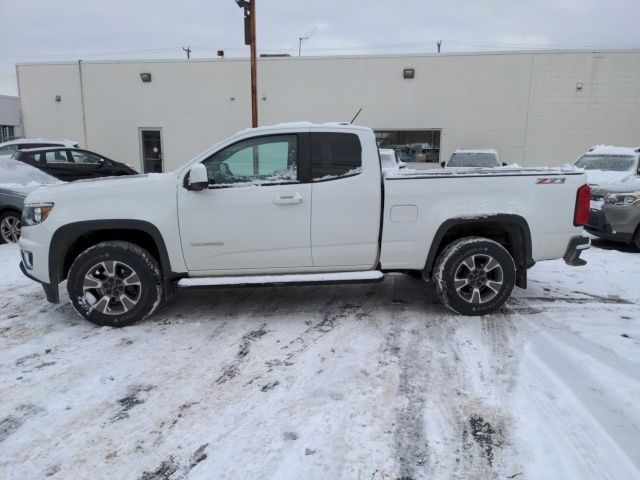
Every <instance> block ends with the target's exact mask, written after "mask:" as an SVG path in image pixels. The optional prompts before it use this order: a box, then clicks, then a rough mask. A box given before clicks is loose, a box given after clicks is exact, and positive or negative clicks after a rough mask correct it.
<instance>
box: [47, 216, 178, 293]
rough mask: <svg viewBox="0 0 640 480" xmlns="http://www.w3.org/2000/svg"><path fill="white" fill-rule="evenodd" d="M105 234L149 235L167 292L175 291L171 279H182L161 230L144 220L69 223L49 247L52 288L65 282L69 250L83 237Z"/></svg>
mask: <svg viewBox="0 0 640 480" xmlns="http://www.w3.org/2000/svg"><path fill="white" fill-rule="evenodd" d="M104 230H135V231H139V232H143V233H145V234H147V235H149V236H150V237H151V239H152V240H153V242H154V243H155V246H156V249H157V251H158V257H159V258H158V263H159V264H160V268H161V271H162V277H163V282H164V284H165V287H170V288H169V289H168V290H166V289H165V292H171V291H173V282H172V279H174V278H176V277H179V276H181V275H180V274H177V273H174V272H172V270H171V263H170V261H169V254H168V252H167V247H166V244H165V242H164V238H163V237H162V234H161V233H160V230H158V228H157V227H156V226H155V225H153V224H152V223H150V222H147V221H144V220H86V221H80V222H73V223H68V224H66V225H63V226H61V227H60V228H58V229H57V230H56V231H55V232H54V234H53V236H52V237H51V242H50V244H49V281H50V282H51V283H50V285H51V286H52V287H55V288H56V289H57V287H58V284H59V283H60V282H61V281H62V280H63V278H62V276H63V273H62V272H63V270H64V262H65V258H66V256H67V253H68V251H69V247H70V246H71V245H73V243H74V242H76V241H77V240H78V239H79V238H80V237H82V236H83V235H88V234H90V233H94V232H97V231H104ZM122 240H126V238H123V239H122Z"/></svg>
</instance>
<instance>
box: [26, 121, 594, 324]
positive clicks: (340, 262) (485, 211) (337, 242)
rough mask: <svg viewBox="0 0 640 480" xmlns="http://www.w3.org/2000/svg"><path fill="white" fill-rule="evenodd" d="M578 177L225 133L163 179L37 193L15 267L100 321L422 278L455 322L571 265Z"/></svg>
mask: <svg viewBox="0 0 640 480" xmlns="http://www.w3.org/2000/svg"><path fill="white" fill-rule="evenodd" d="M588 214H589V187H588V186H587V185H586V179H585V175H584V173H582V172H580V171H577V170H574V169H572V168H569V169H565V170H560V169H515V168H511V169H504V168H501V169H486V170H478V169H476V170H470V171H468V172H459V171H455V172H451V171H447V170H438V171H434V170H422V171H420V170H409V169H403V170H395V171H386V172H385V173H384V174H383V173H382V170H381V166H380V157H379V153H378V147H377V144H376V138H375V135H374V133H373V131H372V130H371V129H369V128H366V127H360V126H353V125H348V124H321V125H315V124H311V123H296V124H282V125H275V126H271V127H260V128H257V129H249V130H245V131H241V132H239V133H238V134H236V135H235V136H233V137H231V138H229V139H228V140H225V141H223V142H221V143H219V144H217V145H215V146H214V147H212V148H211V149H209V150H207V151H206V152H204V153H202V154H201V155H199V156H198V157H196V158H195V159H193V160H192V161H191V162H189V163H188V164H186V165H185V166H183V167H181V168H179V169H177V170H176V171H174V172H171V173H164V174H151V175H139V176H128V177H124V178H110V179H106V180H95V181H94V180H91V181H84V182H77V183H74V184H63V185H59V186H50V187H41V188H39V189H38V190H36V191H35V192H33V193H31V194H29V196H28V197H27V200H26V205H25V209H24V213H23V227H22V238H21V240H20V248H21V254H22V262H21V268H22V270H23V272H24V273H25V274H26V275H27V276H29V277H31V278H33V279H35V280H37V281H38V282H40V283H42V284H43V286H44V290H45V293H46V295H47V298H48V300H49V301H51V302H58V301H59V293H58V284H59V283H60V282H62V281H63V280H64V279H67V290H68V293H69V298H70V300H71V302H72V304H73V306H74V307H75V308H76V310H77V311H78V312H79V313H80V314H81V315H82V316H84V317H85V318H87V319H88V320H90V321H92V322H94V323H97V324H100V325H112V326H124V325H128V324H131V323H134V322H136V321H138V320H140V319H141V318H143V317H144V316H146V315H148V314H150V313H151V312H152V311H153V310H154V309H155V307H156V306H157V305H158V304H159V303H160V301H161V300H162V299H164V298H167V297H169V296H170V295H171V294H172V293H173V292H174V291H175V290H176V287H178V288H180V287H182V288H189V287H216V286H228V285H265V284H269V285H272V284H289V283H316V282H317V283H322V282H333V283H335V282H367V281H377V280H380V279H382V278H383V275H384V273H385V272H415V273H417V274H419V275H421V276H422V278H423V279H424V280H426V281H433V282H434V283H435V286H436V289H437V291H438V293H439V295H440V298H441V299H442V301H443V303H444V305H446V306H447V307H449V308H450V309H452V310H454V311H455V312H458V313H460V314H463V315H482V314H486V313H491V312H494V311H495V310H497V309H498V308H500V307H501V306H502V305H503V304H504V303H505V301H506V300H507V299H508V297H509V295H510V294H511V291H512V289H513V287H514V285H517V286H520V287H523V288H524V287H526V276H527V269H528V268H529V267H531V266H532V265H533V264H534V263H535V262H536V261H540V260H546V259H556V258H564V259H565V261H566V262H567V263H569V264H571V265H580V264H583V263H584V260H582V259H580V258H579V255H580V251H581V250H582V249H584V248H588V246H589V239H588V238H586V237H583V236H581V232H582V225H583V224H584V223H585V222H586V220H587V218H588Z"/></svg>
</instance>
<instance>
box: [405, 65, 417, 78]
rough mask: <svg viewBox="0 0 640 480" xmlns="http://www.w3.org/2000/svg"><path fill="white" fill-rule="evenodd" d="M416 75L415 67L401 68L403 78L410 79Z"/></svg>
mask: <svg viewBox="0 0 640 480" xmlns="http://www.w3.org/2000/svg"><path fill="white" fill-rule="evenodd" d="M415 76H416V69H415V68H405V69H404V70H402V77H403V78H405V79H410V78H413V77H415Z"/></svg>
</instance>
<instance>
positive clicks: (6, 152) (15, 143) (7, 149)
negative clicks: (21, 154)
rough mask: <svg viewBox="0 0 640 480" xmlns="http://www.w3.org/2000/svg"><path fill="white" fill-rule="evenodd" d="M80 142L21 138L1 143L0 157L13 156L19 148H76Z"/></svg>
mask: <svg viewBox="0 0 640 480" xmlns="http://www.w3.org/2000/svg"><path fill="white" fill-rule="evenodd" d="M77 146H78V144H77V143H76V142H74V141H72V140H50V139H47V138H19V139H17V140H10V141H8V142H4V143H0V158H11V156H12V155H13V154H14V153H16V152H17V151H18V150H25V149H28V148H40V147H68V148H76V147H77Z"/></svg>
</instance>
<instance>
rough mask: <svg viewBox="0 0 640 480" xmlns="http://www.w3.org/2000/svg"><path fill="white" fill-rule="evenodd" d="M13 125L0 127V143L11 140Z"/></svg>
mask: <svg viewBox="0 0 640 480" xmlns="http://www.w3.org/2000/svg"><path fill="white" fill-rule="evenodd" d="M13 134H14V130H13V125H0V143H2V142H7V141H9V140H13Z"/></svg>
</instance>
